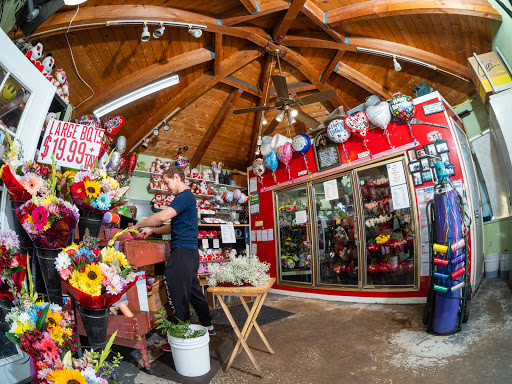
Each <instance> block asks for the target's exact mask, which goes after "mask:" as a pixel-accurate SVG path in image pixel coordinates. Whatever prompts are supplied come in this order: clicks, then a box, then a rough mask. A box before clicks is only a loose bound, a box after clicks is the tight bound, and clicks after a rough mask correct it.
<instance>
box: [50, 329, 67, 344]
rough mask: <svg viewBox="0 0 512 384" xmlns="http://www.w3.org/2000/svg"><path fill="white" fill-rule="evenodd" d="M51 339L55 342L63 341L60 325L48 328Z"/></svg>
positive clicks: (60, 342)
mask: <svg viewBox="0 0 512 384" xmlns="http://www.w3.org/2000/svg"><path fill="white" fill-rule="evenodd" d="M48 333H49V334H50V336H51V338H52V339H53V340H55V341H56V342H57V343H59V344H62V343H63V342H64V337H63V334H62V327H60V326H56V327H54V328H51V329H49V332H48Z"/></svg>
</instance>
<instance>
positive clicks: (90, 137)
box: [37, 119, 105, 169]
mask: <svg viewBox="0 0 512 384" xmlns="http://www.w3.org/2000/svg"><path fill="white" fill-rule="evenodd" d="M104 133H105V131H104V130H103V129H101V128H96V127H90V126H87V125H81V124H74V123H68V122H64V121H59V120H55V119H51V120H50V121H49V122H48V127H47V128H46V131H45V132H44V137H43V141H42V144H41V150H40V151H39V157H38V158H37V161H38V162H40V163H44V164H51V163H52V155H54V156H55V164H57V165H60V166H63V167H70V168H74V169H91V168H92V166H93V164H94V163H95V161H96V159H97V158H98V154H99V153H100V146H101V142H102V141H103V135H104Z"/></svg>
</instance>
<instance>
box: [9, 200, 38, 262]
mask: <svg viewBox="0 0 512 384" xmlns="http://www.w3.org/2000/svg"><path fill="white" fill-rule="evenodd" d="M25 203H26V201H13V200H11V210H12V217H13V220H12V222H13V225H14V228H13V229H14V231H15V232H16V234H17V235H18V239H19V240H20V248H21V249H22V250H23V251H22V252H26V253H31V252H32V247H33V243H32V240H31V239H30V236H29V235H28V234H27V232H26V231H25V228H23V227H22V226H21V223H20V221H19V220H18V219H17V216H16V208H18V207H21V206H22V205H23V204H25Z"/></svg>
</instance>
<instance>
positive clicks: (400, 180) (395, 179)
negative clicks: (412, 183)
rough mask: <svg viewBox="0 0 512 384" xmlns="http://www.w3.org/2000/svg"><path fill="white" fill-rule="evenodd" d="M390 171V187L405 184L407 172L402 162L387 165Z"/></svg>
mask: <svg viewBox="0 0 512 384" xmlns="http://www.w3.org/2000/svg"><path fill="white" fill-rule="evenodd" d="M386 167H387V169H388V177H389V185H390V186H391V187H392V186H394V185H400V184H405V182H406V180H405V172H404V165H403V163H402V162H401V161H395V162H394V163H390V164H386Z"/></svg>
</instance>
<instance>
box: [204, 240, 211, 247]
mask: <svg viewBox="0 0 512 384" xmlns="http://www.w3.org/2000/svg"><path fill="white" fill-rule="evenodd" d="M209 246H210V245H209V244H208V239H203V249H204V250H206V249H208V248H209Z"/></svg>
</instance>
